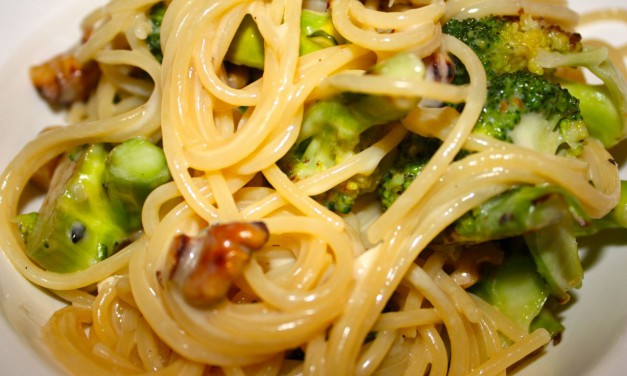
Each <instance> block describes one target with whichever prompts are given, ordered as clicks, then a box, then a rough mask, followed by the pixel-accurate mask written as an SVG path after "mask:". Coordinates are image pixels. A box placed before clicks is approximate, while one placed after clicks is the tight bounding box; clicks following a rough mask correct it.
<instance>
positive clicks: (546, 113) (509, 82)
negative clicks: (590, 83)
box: [474, 71, 588, 156]
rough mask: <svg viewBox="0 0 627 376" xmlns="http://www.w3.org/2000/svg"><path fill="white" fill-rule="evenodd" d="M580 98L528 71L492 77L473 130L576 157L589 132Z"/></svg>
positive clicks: (529, 146) (541, 149)
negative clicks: (580, 108)
mask: <svg viewBox="0 0 627 376" xmlns="http://www.w3.org/2000/svg"><path fill="white" fill-rule="evenodd" d="M579 104H580V101H579V99H577V98H575V97H574V96H572V95H571V94H570V93H569V92H568V90H565V89H563V88H562V87H561V86H560V85H559V84H556V83H553V82H551V81H549V80H547V79H546V78H544V77H543V76H539V75H536V74H533V73H529V72H523V71H519V72H514V73H504V74H501V75H498V76H495V77H493V79H492V80H491V81H490V83H489V87H488V97H487V100H486V103H485V106H484V108H483V111H482V113H481V116H480V117H479V120H478V121H477V124H476V125H475V128H474V132H478V133H483V134H487V135H489V136H491V137H494V138H496V139H499V140H504V141H508V142H512V143H514V144H517V145H520V146H524V147H528V148H530V149H534V150H539V151H547V152H550V153H565V154H568V155H572V156H576V155H578V154H579V153H580V152H581V150H582V144H583V141H584V140H585V139H586V138H588V131H587V127H586V124H585V122H584V121H583V117H582V116H581V112H580V110H579Z"/></svg>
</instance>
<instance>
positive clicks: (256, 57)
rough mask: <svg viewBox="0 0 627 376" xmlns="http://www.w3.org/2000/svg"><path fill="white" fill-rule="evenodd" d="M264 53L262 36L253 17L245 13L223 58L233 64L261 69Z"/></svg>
mask: <svg viewBox="0 0 627 376" xmlns="http://www.w3.org/2000/svg"><path fill="white" fill-rule="evenodd" d="M264 55H265V54H264V42H263V36H262V35H261V33H260V32H259V28H257V24H256V23H255V20H253V17H252V16H251V15H249V14H247V15H246V16H244V19H243V20H242V23H241V24H240V25H239V28H238V29H237V31H236V32H235V36H234V38H233V41H232V42H231V45H230V46H229V49H228V51H227V53H226V57H225V59H226V60H228V61H230V62H231V63H233V64H237V65H245V66H247V67H251V68H257V69H263V60H264Z"/></svg>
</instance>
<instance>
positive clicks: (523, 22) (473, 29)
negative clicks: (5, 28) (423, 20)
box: [443, 14, 582, 83]
mask: <svg viewBox="0 0 627 376" xmlns="http://www.w3.org/2000/svg"><path fill="white" fill-rule="evenodd" d="M443 32H444V33H446V34H449V35H452V36H454V37H456V38H457V39H459V40H461V41H462V42H464V43H466V44H467V45H468V46H469V47H470V48H472V50H473V51H474V52H475V53H476V54H477V56H478V57H479V60H481V63H482V64H483V66H484V68H485V70H486V73H487V75H488V79H491V77H492V76H494V75H498V74H503V73H510V72H517V71H520V70H527V71H530V72H532V73H535V74H543V73H544V69H542V67H540V66H539V65H538V64H537V63H536V62H535V58H536V56H537V54H538V51H540V50H546V51H551V52H561V53H570V52H578V51H581V49H582V45H581V35H580V34H577V33H571V32H568V31H565V30H563V29H561V28H560V27H559V26H556V25H552V24H549V23H547V22H546V21H544V20H539V19H534V18H532V17H531V16H530V15H528V14H522V15H520V16H519V17H513V16H488V17H484V18H479V19H477V18H468V19H464V20H456V19H451V20H450V21H448V22H447V23H446V24H444V27H443ZM456 71H457V73H456V82H458V83H467V82H468V75H467V73H466V71H465V69H464V67H463V65H461V64H459V61H457V64H456Z"/></svg>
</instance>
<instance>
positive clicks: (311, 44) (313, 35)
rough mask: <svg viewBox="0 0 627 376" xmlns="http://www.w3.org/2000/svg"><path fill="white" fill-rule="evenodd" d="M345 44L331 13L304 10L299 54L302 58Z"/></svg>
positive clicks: (301, 21) (301, 19)
mask: <svg viewBox="0 0 627 376" xmlns="http://www.w3.org/2000/svg"><path fill="white" fill-rule="evenodd" d="M344 42H345V41H344V38H342V36H341V35H340V33H338V32H337V30H335V27H334V26H333V20H332V19H331V14H330V13H327V12H315V11H312V10H309V9H303V12H302V14H301V18H300V46H299V54H300V55H301V56H302V55H306V54H308V53H310V52H315V51H318V50H320V49H323V48H327V47H333V46H337V45H338V44H341V43H344Z"/></svg>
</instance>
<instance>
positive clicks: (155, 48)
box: [146, 1, 166, 62]
mask: <svg viewBox="0 0 627 376" xmlns="http://www.w3.org/2000/svg"><path fill="white" fill-rule="evenodd" d="M165 11H166V5H165V3H164V2H163V1H161V2H158V3H156V4H155V5H153V6H152V7H151V8H150V10H149V12H148V19H149V20H150V25H151V27H152V28H151V30H150V34H148V37H147V38H146V44H148V49H149V50H150V52H151V53H152V54H153V56H154V57H155V58H156V59H157V60H158V61H159V62H161V61H162V60H163V51H161V23H162V22H163V16H165Z"/></svg>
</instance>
